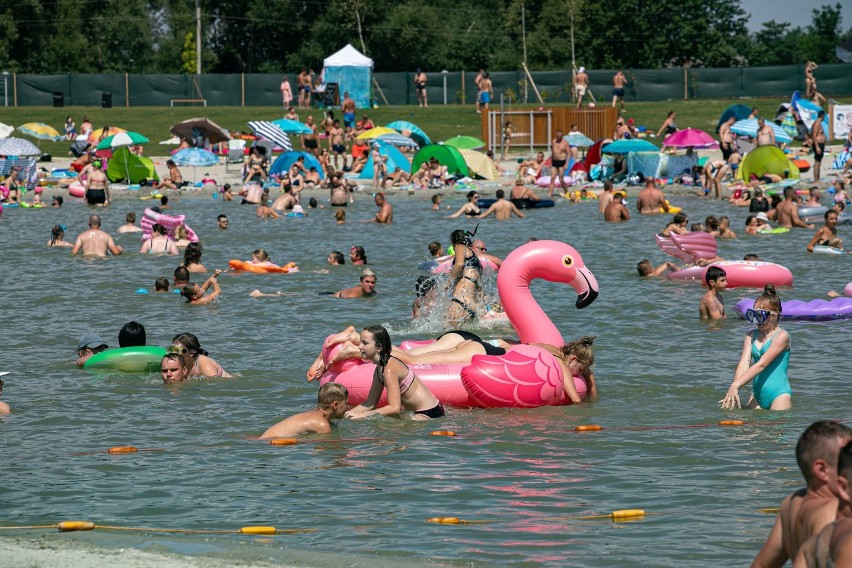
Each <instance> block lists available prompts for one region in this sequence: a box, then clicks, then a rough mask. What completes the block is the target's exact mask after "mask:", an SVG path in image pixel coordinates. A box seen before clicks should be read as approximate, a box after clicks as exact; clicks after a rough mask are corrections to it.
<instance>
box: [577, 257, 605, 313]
mask: <svg viewBox="0 0 852 568" xmlns="http://www.w3.org/2000/svg"><path fill="white" fill-rule="evenodd" d="M571 287H572V288H574V289H575V290H576V291H577V303H576V304H575V306H577V309H578V310H582V309H583V308H585V307H586V306H588V305H589V304H591V303H592V302H594V301H595V299H597V297H598V281H597V280H595V275H594V274H592V273H591V272H590V271H589V269H588V268H586V267H585V266H583V267H581V268H578V269H577V277H576V278H574V280H573V281H572V282H571Z"/></svg>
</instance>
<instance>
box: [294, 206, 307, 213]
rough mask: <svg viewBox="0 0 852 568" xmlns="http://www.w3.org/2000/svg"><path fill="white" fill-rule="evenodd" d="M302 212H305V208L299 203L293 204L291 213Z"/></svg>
mask: <svg viewBox="0 0 852 568" xmlns="http://www.w3.org/2000/svg"><path fill="white" fill-rule="evenodd" d="M304 212H305V210H304V209H303V208H302V206H301V205H294V206H293V213H304Z"/></svg>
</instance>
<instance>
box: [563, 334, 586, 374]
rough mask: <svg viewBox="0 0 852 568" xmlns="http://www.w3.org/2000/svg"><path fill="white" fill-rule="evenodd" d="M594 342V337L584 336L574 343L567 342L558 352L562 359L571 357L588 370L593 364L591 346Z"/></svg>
mask: <svg viewBox="0 0 852 568" xmlns="http://www.w3.org/2000/svg"><path fill="white" fill-rule="evenodd" d="M594 342H595V338H594V337H592V336H584V337H581V338H580V339H577V340H575V341H569V342H568V343H566V344H565V345H563V346H562V347H560V349H559V350H560V351H561V352H562V356H563V357H568V356H569V355H573V356H575V357H576V358H577V359H578V360H579V361H580V362H581V363H582V364H583V365H585V366H586V367H587V368H588V367H591V366H592V365H594V364H595V354H594V353H592V344H594Z"/></svg>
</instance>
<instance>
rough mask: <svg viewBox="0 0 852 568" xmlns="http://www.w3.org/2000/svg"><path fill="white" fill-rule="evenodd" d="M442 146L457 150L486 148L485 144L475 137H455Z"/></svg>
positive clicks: (444, 142) (445, 141)
mask: <svg viewBox="0 0 852 568" xmlns="http://www.w3.org/2000/svg"><path fill="white" fill-rule="evenodd" d="M441 144H444V145H445V146H452V147H453V148H455V149H456V150H478V149H479V148H484V147H485V142H483V141H482V140H480V139H479V138H474V137H473V136H453V137H452V138H450V139H449V140H444V141H443V142H441Z"/></svg>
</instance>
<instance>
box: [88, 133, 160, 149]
mask: <svg viewBox="0 0 852 568" xmlns="http://www.w3.org/2000/svg"><path fill="white" fill-rule="evenodd" d="M148 142H150V140H148V139H147V138H145V137H144V136H142V135H141V134H139V133H138V132H119V133H118V134H113V135H111V136H107V137H106V138H104V139H103V140H101V141H100V142H98V145H97V146H96V149H98V150H109V149H111V148H118V147H120V146H135V145H136V144H147V143H148Z"/></svg>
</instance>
